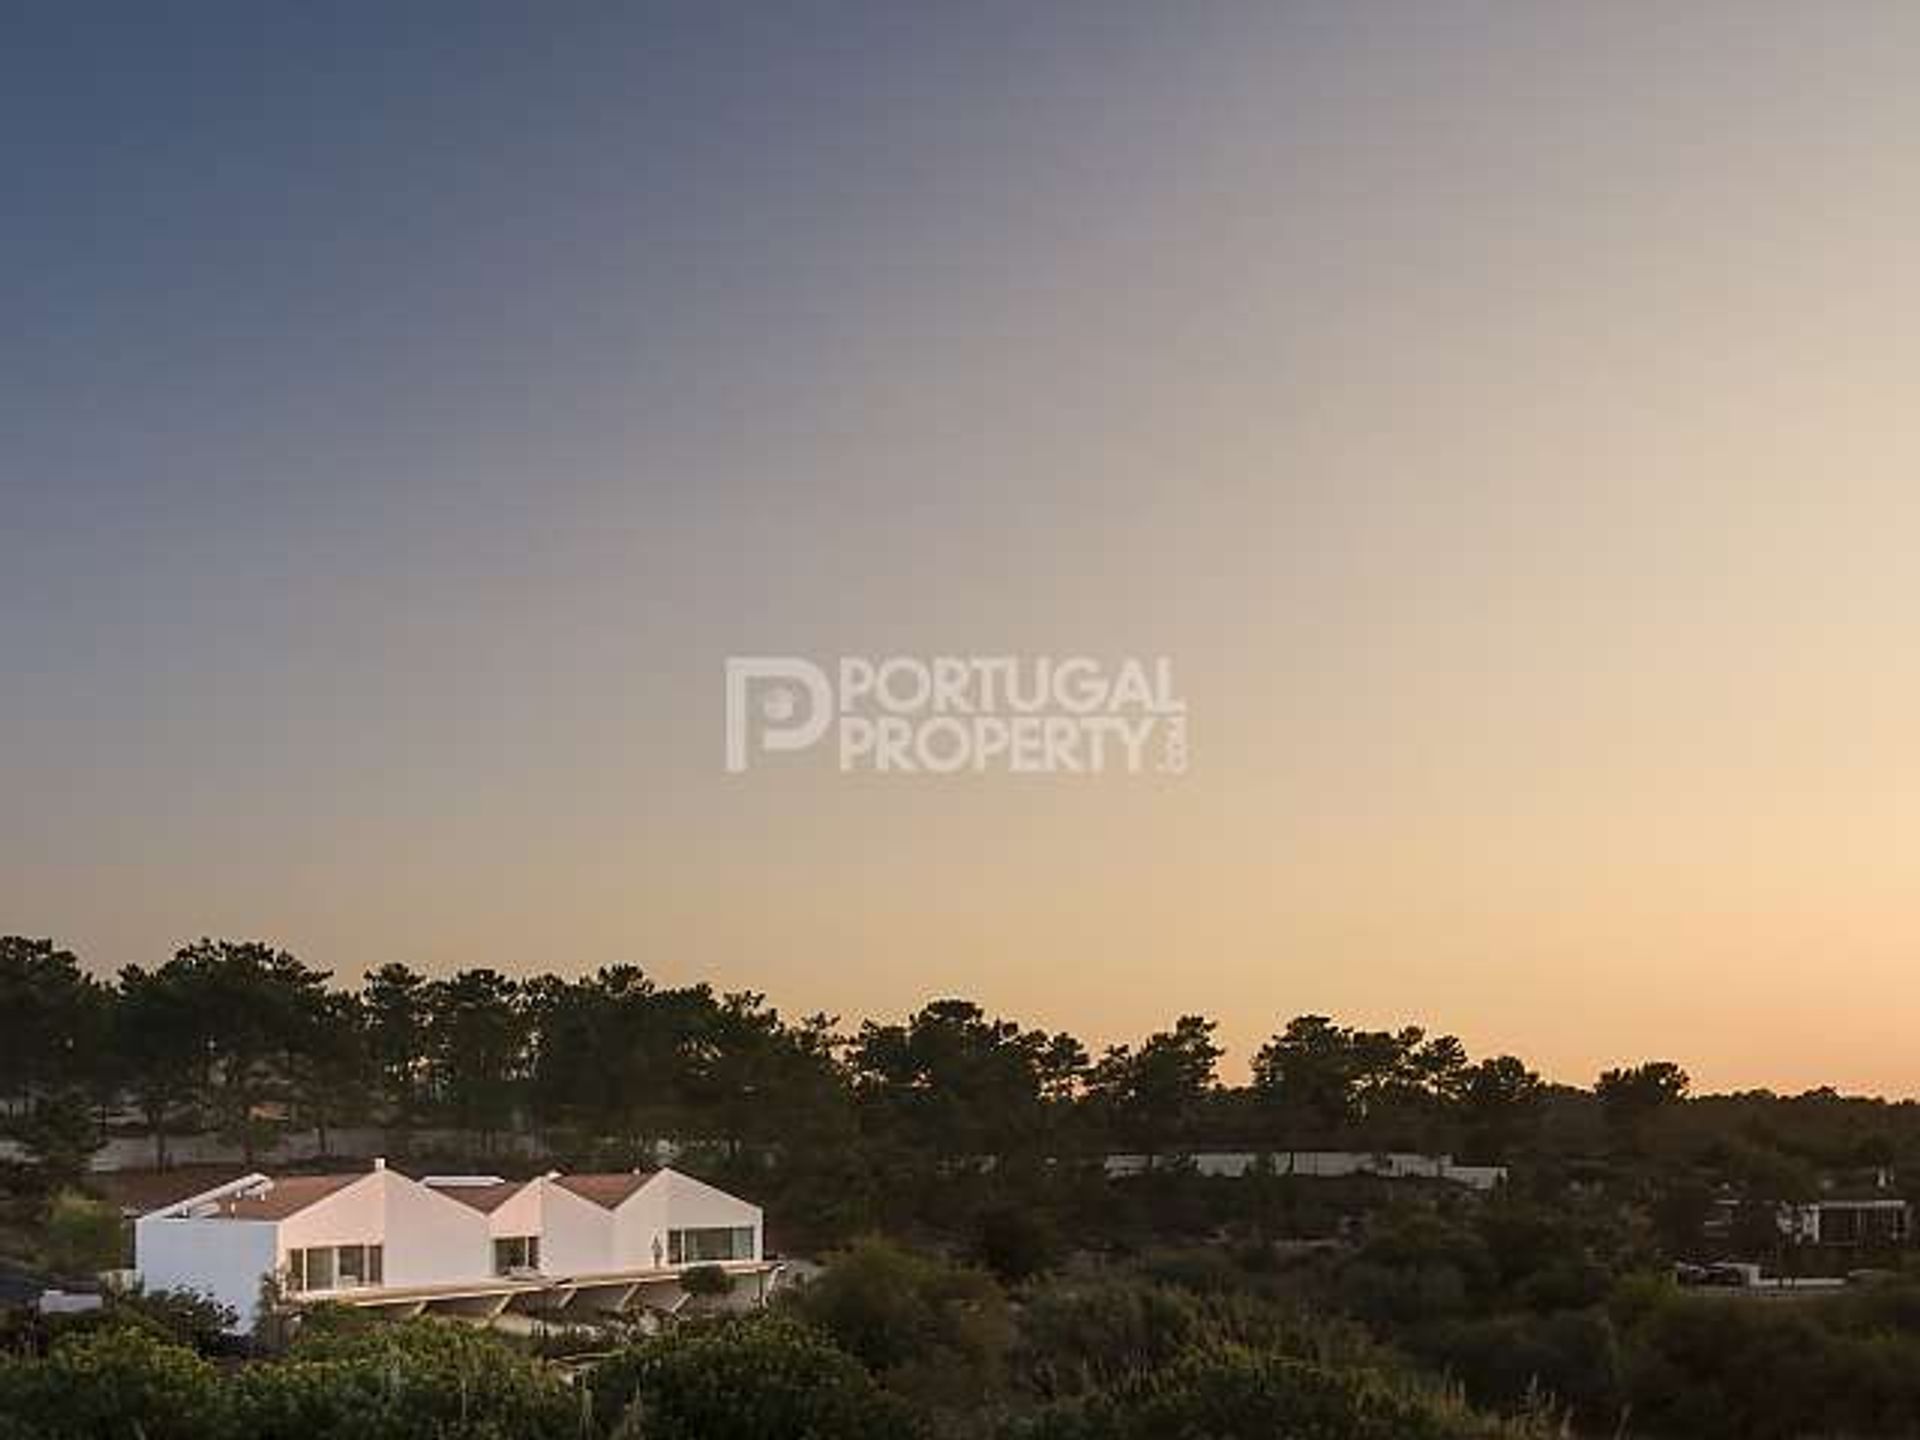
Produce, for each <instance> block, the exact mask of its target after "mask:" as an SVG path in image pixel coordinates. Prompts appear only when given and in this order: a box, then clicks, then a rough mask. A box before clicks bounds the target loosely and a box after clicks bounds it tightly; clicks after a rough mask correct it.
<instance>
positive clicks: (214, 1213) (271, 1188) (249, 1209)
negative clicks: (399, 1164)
mask: <svg viewBox="0 0 1920 1440" xmlns="http://www.w3.org/2000/svg"><path fill="white" fill-rule="evenodd" d="M372 1173H373V1172H372V1171H370V1170H358V1171H355V1172H354V1173H353V1174H351V1175H288V1176H286V1177H284V1178H283V1179H279V1180H271V1181H268V1182H267V1184H266V1186H264V1187H262V1188H259V1189H256V1190H253V1191H243V1192H242V1193H240V1194H237V1195H224V1196H221V1197H220V1198H218V1199H217V1200H213V1201H211V1202H209V1204H210V1206H211V1207H212V1208H210V1209H209V1210H208V1212H207V1215H206V1218H207V1219H209V1220H284V1219H286V1218H287V1217H288V1216H289V1215H297V1214H299V1213H300V1212H301V1211H302V1210H304V1209H306V1208H307V1207H308V1206H309V1205H315V1204H318V1203H319V1202H320V1201H322V1200H324V1199H326V1198H327V1197H328V1196H329V1195H332V1194H335V1193H336V1192H338V1191H341V1190H344V1189H346V1188H347V1186H349V1185H351V1184H353V1183H354V1181H356V1180H364V1179H366V1178H367V1176H368V1175H370V1174H372ZM195 1208H196V1209H197V1208H198V1207H197V1206H196V1207H195Z"/></svg>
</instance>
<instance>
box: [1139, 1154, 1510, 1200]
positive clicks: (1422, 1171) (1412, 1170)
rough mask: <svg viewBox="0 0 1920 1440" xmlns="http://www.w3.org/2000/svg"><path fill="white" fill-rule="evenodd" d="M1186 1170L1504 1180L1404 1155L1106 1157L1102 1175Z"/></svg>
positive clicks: (1498, 1170) (1469, 1183) (1503, 1173)
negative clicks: (1172, 1168)
mask: <svg viewBox="0 0 1920 1440" xmlns="http://www.w3.org/2000/svg"><path fill="white" fill-rule="evenodd" d="M1175 1164H1178V1165H1190V1166H1191V1167H1192V1168H1193V1170H1194V1172H1195V1173H1196V1174H1199V1175H1216V1176H1227V1177H1232V1178H1238V1177H1239V1176H1242V1175H1251V1174H1256V1173H1258V1172H1259V1171H1260V1170H1261V1169H1262V1168H1263V1167H1264V1168H1265V1170H1266V1173H1268V1174H1270V1175H1275V1176H1294V1177H1297V1178H1302V1179H1320V1180H1338V1179H1345V1178H1346V1177H1348V1176H1353V1175H1371V1176H1374V1177H1375V1178H1377V1179H1383V1180H1445V1181H1448V1182H1449V1183H1451V1184H1454V1185H1464V1186H1466V1187H1467V1188H1468V1189H1469V1190H1492V1189H1494V1188H1495V1187H1496V1186H1499V1185H1503V1184H1505V1183H1506V1179H1507V1167H1506V1166H1504V1165H1456V1164H1454V1163H1453V1157H1452V1156H1451V1155H1420V1154H1415V1153H1413V1152H1410V1151H1404V1150H1379V1151H1375V1150H1271V1151H1254V1150H1214V1151H1201V1152H1198V1153H1196V1154H1191V1155H1180V1156H1174V1157H1168V1156H1161V1157H1159V1159H1158V1160H1157V1161H1156V1160H1155V1159H1154V1158H1153V1157H1152V1156H1148V1155H1109V1156H1107V1157H1106V1172H1107V1174H1108V1175H1110V1176H1112V1177H1113V1178H1115V1179H1121V1178H1124V1177H1126V1176H1129V1175H1144V1174H1146V1173H1147V1171H1149V1170H1152V1169H1156V1168H1165V1167H1167V1166H1169V1165H1175Z"/></svg>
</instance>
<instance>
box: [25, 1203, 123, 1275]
mask: <svg viewBox="0 0 1920 1440" xmlns="http://www.w3.org/2000/svg"><path fill="white" fill-rule="evenodd" d="M125 1232H126V1226H125V1224H124V1223H123V1222H122V1221H121V1219H120V1212H119V1211H117V1210H115V1209H114V1208H113V1206H111V1205H108V1204H106V1203H105V1202H104V1201H100V1200H95V1199H93V1198H91V1197H90V1196H86V1195H82V1194H81V1193H80V1192H79V1191H77V1190H62V1191H59V1192H58V1193H57V1194H55V1195H54V1197H53V1200H52V1202H51V1203H50V1204H49V1205H48V1207H47V1225H46V1239H45V1242H44V1243H45V1249H46V1259H47V1268H48V1269H50V1270H52V1271H53V1272H54V1273H55V1274H56V1275H67V1276H82V1275H94V1274H97V1273H98V1272H100V1271H102V1270H112V1269H115V1268H117V1267H118V1266H119V1265H120V1264H121V1263H122V1261H123V1260H124V1259H125V1256H126V1234H125Z"/></svg>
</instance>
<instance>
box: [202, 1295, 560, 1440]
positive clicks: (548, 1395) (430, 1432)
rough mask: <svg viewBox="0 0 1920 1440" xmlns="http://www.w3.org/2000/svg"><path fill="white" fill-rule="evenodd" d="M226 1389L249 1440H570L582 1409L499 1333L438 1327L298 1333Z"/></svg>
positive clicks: (239, 1430)
mask: <svg viewBox="0 0 1920 1440" xmlns="http://www.w3.org/2000/svg"><path fill="white" fill-rule="evenodd" d="M228 1386H229V1390H230V1396H229V1405H228V1408H229V1411H230V1413H231V1415H232V1418H233V1423H234V1425H235V1427H236V1434H238V1435H241V1436H245V1437H248V1440H308V1437H313V1436H329V1435H338V1436H352V1437H354V1440H416V1437H421V1436H434V1437H438V1440H577V1437H578V1436H579V1435H580V1434H581V1430H582V1420H583V1410H584V1406H585V1403H586V1402H585V1397H584V1396H579V1395H575V1394H574V1393H573V1392H572V1391H571V1390H569V1388H568V1387H567V1386H566V1384H565V1383H564V1382H563V1381H562V1379H561V1378H560V1375H559V1372H558V1371H555V1370H553V1369H550V1368H549V1367H547V1366H546V1365H544V1364H543V1363H541V1362H540V1361H537V1360H534V1359H532V1358H530V1357H528V1356H526V1355H524V1354H522V1353H521V1352H520V1351H518V1350H516V1349H514V1348H513V1347H512V1346H511V1345H509V1344H507V1343H506V1342H505V1341H504V1340H503V1339H501V1338H500V1337H499V1336H497V1335H495V1334H492V1333H490V1332H487V1331H482V1330H475V1329H472V1328H470V1327H468V1326H464V1325H460V1324H458V1323H455V1322H451V1321H435V1320H416V1321H409V1322H406V1323H394V1324H382V1325H374V1326H370V1327H367V1328H364V1329H362V1328H358V1327H351V1326H349V1327H340V1328H331V1327H329V1328H321V1329H315V1330H308V1331H303V1332H302V1334H301V1335H300V1336H299V1337H298V1339H296V1341H295V1342H294V1345H293V1348H292V1350H291V1352H290V1353H289V1354H288V1355H287V1356H286V1358H284V1359H281V1360H276V1361H273V1362H270V1363H264V1364H257V1365H250V1366H247V1367H246V1368H244V1369H242V1370H240V1371H239V1372H237V1373H236V1374H235V1375H234V1376H233V1377H232V1379H231V1380H230V1381H229V1382H228Z"/></svg>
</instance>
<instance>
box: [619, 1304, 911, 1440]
mask: <svg viewBox="0 0 1920 1440" xmlns="http://www.w3.org/2000/svg"><path fill="white" fill-rule="evenodd" d="M585 1383H586V1386H587V1388H588V1389H589V1390H590V1391H591V1393H592V1397H593V1409H594V1417H595V1420H596V1421H597V1423H598V1426H599V1429H600V1433H602V1434H604V1435H608V1436H620V1437H628V1436H632V1437H639V1436H642V1435H644V1436H645V1437H646V1440H907V1437H911V1436H913V1435H914V1434H916V1433H917V1432H918V1429H919V1426H918V1423H917V1421H916V1420H915V1419H914V1417H913V1416H912V1415H911V1414H910V1413H909V1412H908V1410H907V1408H906V1407H905V1405H904V1404H903V1403H902V1402H901V1401H899V1400H898V1399H896V1398H895V1397H894V1396H891V1395H888V1394H887V1393H886V1392H884V1391H883V1390H881V1389H880V1387H879V1386H878V1385H877V1384H876V1383H875V1382H874V1380H873V1377H872V1376H870V1375H869V1374H868V1373H867V1372H866V1370H865V1369H864V1368H863V1367H862V1366H861V1365H860V1363H859V1362H858V1361H857V1360H855V1359H854V1358H853V1357H852V1356H850V1355H848V1354H846V1353H845V1352H844V1351H842V1350H840V1349H838V1348H837V1347H836V1346H834V1345H833V1344H832V1343H831V1342H830V1341H829V1340H827V1338H826V1337H825V1336H823V1335H821V1334H819V1333H818V1332H816V1331H814V1330H812V1329H810V1328H808V1327H807V1326H805V1325H802V1324H798V1323H796V1322H794V1321H792V1320H789V1319H783V1318H781V1317H778V1316H755V1317H752V1318H749V1319H743V1320H731V1321H722V1322H717V1323H712V1324H705V1325H689V1326H684V1327H682V1328H679V1329H676V1330H673V1331H671V1332H669V1333H668V1334H666V1335H662V1336H658V1337H656V1338H654V1339H651V1340H648V1341H645V1342H643V1343H642V1344H640V1345H637V1346H635V1347H633V1348H632V1349H630V1350H626V1351H623V1352H622V1353H621V1354H619V1355H616V1356H614V1357H613V1358H611V1359H609V1360H606V1361H603V1362H602V1363H601V1364H599V1365H598V1366H596V1367H595V1368H594V1369H593V1370H592V1371H590V1372H589V1373H588V1375H587V1377H586V1382H585Z"/></svg>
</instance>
